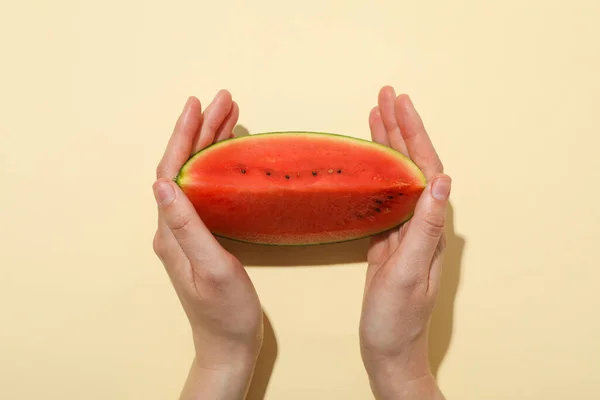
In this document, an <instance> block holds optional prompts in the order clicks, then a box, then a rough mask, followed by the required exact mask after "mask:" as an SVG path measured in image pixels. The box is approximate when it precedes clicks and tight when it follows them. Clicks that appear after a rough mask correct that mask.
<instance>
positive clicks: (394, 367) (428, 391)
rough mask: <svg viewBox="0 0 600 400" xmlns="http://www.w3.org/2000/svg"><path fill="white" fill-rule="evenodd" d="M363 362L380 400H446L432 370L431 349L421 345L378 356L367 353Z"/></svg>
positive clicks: (376, 396)
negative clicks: (429, 355) (430, 361)
mask: <svg viewBox="0 0 600 400" xmlns="http://www.w3.org/2000/svg"><path fill="white" fill-rule="evenodd" d="M362 353H363V354H362V356H363V362H364V365H365V368H366V371H367V374H368V376H369V382H370V384H371V389H372V391H373V393H374V395H375V398H376V399H378V400H388V399H389V400H413V399H415V400H417V399H418V400H430V399H431V400H433V399H436V400H437V399H443V398H444V397H443V396H442V394H441V392H440V391H439V389H438V386H437V382H436V380H435V377H434V376H433V374H432V372H431V369H430V368H429V359H428V356H427V345H426V342H425V341H418V342H416V343H413V345H412V346H409V347H407V348H406V349H405V350H404V351H398V352H396V353H393V354H386V355H382V354H377V353H373V352H369V351H367V350H365V349H363V352H362Z"/></svg>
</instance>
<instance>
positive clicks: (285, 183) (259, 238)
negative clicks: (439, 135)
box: [176, 132, 426, 245]
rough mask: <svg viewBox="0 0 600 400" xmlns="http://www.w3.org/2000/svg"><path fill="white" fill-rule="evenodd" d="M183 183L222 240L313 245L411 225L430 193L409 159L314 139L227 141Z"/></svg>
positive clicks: (346, 141)
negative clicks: (421, 198)
mask: <svg viewBox="0 0 600 400" xmlns="http://www.w3.org/2000/svg"><path fill="white" fill-rule="evenodd" d="M176 182H177V183H178V185H179V186H180V187H181V189H182V190H183V192H184V193H185V194H186V196H187V197H188V198H189V199H190V200H191V202H192V203H193V205H194V207H195V209H196V211H197V212H198V214H199V216H200V217H201V218H202V220H203V222H204V223H205V224H206V226H207V227H208V228H209V229H210V230H211V232H213V234H215V235H217V236H222V237H226V238H230V239H234V240H239V241H244V242H251V243H262V244H273V245H306V244H323V243H333V242H341V241H347V240H353V239H358V238H363V237H367V236H372V235H374V234H377V233H380V232H383V231H387V230H389V229H391V228H394V227H397V226H399V225H401V224H402V223H404V222H406V221H407V220H408V219H410V218H411V217H412V214H413V212H414V209H415V205H416V203H417V200H418V198H419V196H420V194H421V193H422V191H423V190H424V188H425V186H426V180H425V177H424V176H423V174H422V172H421V171H420V170H419V168H418V167H417V166H416V165H415V164H414V163H413V162H412V161H411V160H410V159H408V158H407V157H406V156H404V155H403V154H401V153H399V152H397V151H395V150H392V149H391V148H389V147H386V146H382V145H379V144H376V143H373V142H370V141H367V140H362V139H357V138H353V137H348V136H342V135H334V134H325V133H314V132H279V133H264V134H256V135H251V136H244V137H239V138H234V139H229V140H225V141H222V142H219V143H216V144H213V145H211V146H209V147H207V148H205V149H203V150H201V151H200V152H198V153H196V154H195V155H193V156H192V157H191V158H190V159H189V160H188V162H187V163H186V164H185V165H184V166H183V168H182V169H181V171H180V173H179V175H178V176H177V178H176Z"/></svg>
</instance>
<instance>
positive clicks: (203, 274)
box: [153, 91, 263, 399]
mask: <svg viewBox="0 0 600 400" xmlns="http://www.w3.org/2000/svg"><path fill="white" fill-rule="evenodd" d="M237 107H238V106H237V104H236V103H235V102H233V101H232V99H231V95H230V94H229V92H227V91H221V92H219V94H217V96H216V97H215V99H214V100H213V102H212V103H211V104H210V105H209V106H208V107H207V109H206V110H205V111H204V112H202V110H201V106H200V102H199V101H198V99H196V98H195V97H191V98H190V99H189V100H188V102H187V103H186V105H185V108H184V110H183V112H182V113H181V115H180V117H179V119H178V121H177V124H176V125H175V129H174V132H173V134H172V136H171V139H170V140H169V143H168V145H167V149H166V150H165V153H164V156H163V158H162V160H161V162H160V164H159V166H158V169H157V181H156V182H155V184H154V186H153V188H154V192H155V196H156V199H157V206H158V229H157V231H156V235H155V238H154V250H155V252H156V254H157V255H158V257H159V258H160V260H161V261H162V262H163V264H164V266H165V268H166V270H167V273H168V275H169V277H170V279H171V282H172V284H173V287H174V288H175V292H176V293H177V295H178V297H179V299H180V301H181V305H182V306H183V309H184V311H185V313H186V315H187V317H188V319H189V322H190V326H191V328H192V335H193V340H194V345H195V348H196V359H195V361H194V364H193V366H192V369H191V371H190V377H189V379H188V381H187V384H186V386H185V388H184V391H183V394H182V398H188V397H189V398H198V397H197V395H198V393H202V394H203V396H206V397H202V398H219V399H239V398H242V397H243V395H244V393H246V391H247V389H248V384H249V381H250V378H251V376H252V373H253V370H254V365H255V362H256V358H257V357H258V354H259V351H260V348H261V345H262V334H263V314H262V308H261V305H260V302H259V299H258V295H257V294H256V291H255V289H254V286H253V285H252V282H251V281H250V278H249V276H248V274H247V273H246V271H245V270H244V267H243V266H242V264H241V263H240V261H238V259H237V258H235V257H234V256H233V255H232V254H230V253H229V252H227V251H226V250H225V249H224V248H223V247H222V246H221V245H220V244H219V242H218V241H217V240H216V238H215V237H214V236H213V235H212V234H211V233H210V231H209V230H208V229H207V227H206V226H205V225H204V223H203V222H202V220H201V219H200V217H199V216H198V213H197V212H196V210H195V209H194V207H193V205H192V203H191V202H190V201H189V199H188V198H187V197H186V196H185V194H184V193H183V191H182V190H181V189H180V188H179V186H177V185H176V184H175V183H174V182H173V180H172V179H173V177H175V176H176V175H177V173H178V172H179V169H180V168H181V166H182V165H183V164H184V163H185V162H186V161H187V160H188V158H189V157H190V156H191V155H192V154H193V153H195V152H197V151H199V150H201V149H202V148H204V147H206V146H208V145H209V144H211V143H213V142H216V141H219V140H224V139H227V138H229V137H230V136H231V135H232V129H233V127H234V126H235V124H236V122H237V118H238V112H239V111H238V108H237Z"/></svg>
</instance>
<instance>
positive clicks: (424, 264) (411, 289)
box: [360, 87, 451, 400]
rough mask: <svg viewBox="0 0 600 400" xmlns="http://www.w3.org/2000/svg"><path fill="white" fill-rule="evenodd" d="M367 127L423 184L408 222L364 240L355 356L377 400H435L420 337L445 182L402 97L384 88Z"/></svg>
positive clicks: (433, 291) (430, 299)
mask: <svg viewBox="0 0 600 400" xmlns="http://www.w3.org/2000/svg"><path fill="white" fill-rule="evenodd" d="M369 126H370V129H371V136H372V139H373V141H375V142H378V143H381V144H384V145H387V146H390V147H392V148H394V149H396V150H398V151H400V152H402V153H404V154H405V155H407V156H409V157H410V158H411V159H412V160H413V161H414V162H415V163H416V164H417V165H418V166H419V167H420V168H421V170H422V171H423V173H424V174H425V176H426V178H427V181H428V185H427V187H426V189H425V190H424V191H423V193H422V195H421V197H420V198H419V201H418V203H417V206H416V210H415V213H414V216H413V218H412V219H411V220H410V221H409V222H407V223H406V224H404V225H403V226H402V227H401V228H400V229H395V230H392V231H389V232H386V233H383V234H380V235H378V236H376V237H374V238H373V239H372V243H371V247H370V249H369V252H368V269H367V276H366V282H365V291H364V300H363V309H362V315H361V322H360V343H361V355H362V358H363V362H364V364H365V367H366V370H367V373H368V375H369V378H370V382H371V387H372V389H373V392H374V394H375V395H376V397H377V398H378V399H419V400H423V399H442V398H443V395H442V394H441V392H440V391H439V389H438V387H437V384H436V383H435V380H434V377H433V375H432V373H431V371H430V368H429V361H428V349H427V332H428V326H429V321H430V317H431V314H432V311H433V307H434V304H435V301H436V297H437V293H438V289H439V286H440V275H441V269H442V257H443V253H444V247H445V244H446V241H445V235H444V223H445V217H446V208H447V203H448V195H449V192H450V184H451V181H450V178H449V177H448V176H447V175H444V174H443V166H442V163H441V161H440V159H439V157H438V155H437V154H436V152H435V149H434V147H433V145H432V143H431V141H430V139H429V136H428V135H427V132H426V131H425V128H424V126H423V122H422V120H421V118H420V116H419V115H418V113H417V111H416V110H415V108H414V107H413V105H412V102H411V100H410V99H409V98H408V96H406V95H400V96H398V97H396V94H395V92H394V89H393V88H391V87H384V88H383V89H382V90H381V91H380V93H379V99H378V106H377V107H375V108H374V109H373V110H372V111H371V114H370V116H369Z"/></svg>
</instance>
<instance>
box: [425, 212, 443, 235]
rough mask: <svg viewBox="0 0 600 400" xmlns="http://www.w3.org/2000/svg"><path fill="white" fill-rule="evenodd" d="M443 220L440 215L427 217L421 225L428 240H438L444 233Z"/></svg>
mask: <svg viewBox="0 0 600 400" xmlns="http://www.w3.org/2000/svg"><path fill="white" fill-rule="evenodd" d="M444 224H445V218H444V216H441V215H432V214H431V215H428V216H427V217H426V218H425V219H423V222H422V223H421V224H420V225H421V231H422V232H423V234H424V235H425V236H427V237H430V238H439V237H440V236H441V235H442V233H443V232H444Z"/></svg>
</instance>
